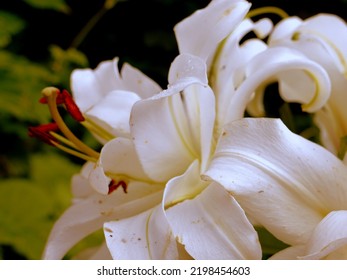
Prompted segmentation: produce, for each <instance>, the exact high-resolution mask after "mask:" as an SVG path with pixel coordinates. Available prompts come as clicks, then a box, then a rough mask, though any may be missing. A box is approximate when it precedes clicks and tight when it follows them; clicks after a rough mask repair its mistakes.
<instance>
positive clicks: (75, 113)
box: [61, 90, 85, 122]
mask: <svg viewBox="0 0 347 280" xmlns="http://www.w3.org/2000/svg"><path fill="white" fill-rule="evenodd" d="M61 95H63V96H64V104H65V106H66V110H67V111H68V112H69V114H70V115H71V116H72V117H73V118H74V119H75V120H76V121H78V122H83V121H84V120H85V119H84V117H83V115H82V113H81V111H80V109H79V108H78V106H77V104H76V103H75V101H74V100H73V98H72V96H71V95H70V94H69V93H68V91H67V90H63V91H62V92H61Z"/></svg>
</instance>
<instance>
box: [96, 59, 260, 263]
mask: <svg viewBox="0 0 347 280" xmlns="http://www.w3.org/2000/svg"><path fill="white" fill-rule="evenodd" d="M169 82H170V86H169V87H168V89H167V90H165V91H163V92H162V93H160V94H159V95H157V96H154V97H152V98H149V99H146V100H142V101H139V102H137V103H136V104H135V105H134V108H133V111H132V115H131V136H132V139H133V142H134V145H135V148H136V152H137V154H138V158H139V160H140V162H141V164H142V167H143V169H144V172H145V173H146V174H147V175H148V177H149V178H150V179H151V180H153V181H154V182H158V183H159V182H162V183H164V184H166V188H165V190H164V198H163V203H162V204H159V205H158V207H159V208H154V209H152V210H151V211H150V213H143V214H141V215H138V216H136V217H133V218H131V219H127V220H122V221H115V222H110V223H106V224H105V235H106V241H107V244H108V246H109V249H110V252H111V254H112V255H113V256H114V257H120V254H123V255H124V252H126V251H128V248H129V246H128V245H126V244H124V242H123V243H122V240H124V239H126V240H127V242H129V241H130V242H131V241H132V242H133V243H134V242H136V243H137V244H135V245H136V248H137V252H138V255H137V256H138V257H139V258H143V257H145V256H150V257H156V258H158V257H162V253H163V252H172V246H171V245H170V244H169V245H170V246H168V245H167V244H166V243H163V242H162V243H161V244H160V243H159V242H157V243H156V244H158V245H157V246H159V245H160V246H161V248H162V249H161V251H160V252H161V254H160V255H157V254H154V253H153V252H152V250H151V249H150V248H152V249H153V248H154V247H155V245H153V244H154V243H153V241H152V239H153V238H154V236H155V235H153V233H154V232H156V233H158V230H155V229H156V228H158V226H157V223H158V221H157V220H158V219H159V221H160V224H161V229H162V230H164V229H165V227H166V226H164V225H165V223H164V221H167V222H168V226H169V227H168V228H167V230H166V236H167V237H166V238H165V235H164V236H162V239H163V240H164V241H165V240H168V237H169V240H170V239H171V237H170V236H172V238H173V239H174V240H176V239H177V240H178V242H179V243H181V244H183V245H184V246H185V250H186V251H187V253H188V254H189V255H190V256H191V257H193V258H195V259H259V258H261V249H260V245H259V242H258V238H257V234H256V232H255V230H254V228H253V226H252V225H251V223H250V222H249V221H248V219H247V217H246V216H245V214H244V212H243V210H242V209H241V208H240V206H239V205H238V203H237V202H236V201H235V200H234V199H233V198H232V197H231V196H230V195H229V194H228V193H227V192H226V191H225V190H224V189H223V188H222V187H220V186H219V185H218V184H216V183H214V182H205V181H203V180H201V179H200V176H201V174H202V172H203V170H205V169H206V166H207V165H208V162H209V159H210V155H211V152H212V149H213V145H214V139H213V128H214V120H215V107H214V94H213V92H212V90H211V89H210V88H209V87H208V86H207V84H206V83H207V79H206V68H205V63H204V62H203V61H202V60H201V59H199V58H197V57H193V56H189V55H180V56H179V57H177V58H176V59H175V61H174V62H173V64H172V67H171V68H170V73H169ZM103 152H104V151H102V152H101V157H102V156H103ZM210 199H213V200H216V201H218V203H215V204H212V205H211V203H210ZM183 213H184V215H183ZM163 215H164V216H163ZM183 216H184V217H185V218H184V219H183V218H182V217H183ZM153 227H154V229H153ZM129 229H130V231H129ZM129 233H130V236H131V235H132V234H134V236H136V237H138V238H139V239H137V240H135V241H134V240H129V238H126V236H128V237H129ZM164 233H165V231H164ZM140 240H141V241H142V243H143V244H142V245H141V243H140ZM163 246H164V248H163ZM176 247H177V246H176ZM164 249H165V250H164ZM141 252H142V253H141ZM176 254H177V253H176Z"/></svg>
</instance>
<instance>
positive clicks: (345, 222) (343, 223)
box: [302, 210, 347, 259]
mask: <svg viewBox="0 0 347 280" xmlns="http://www.w3.org/2000/svg"><path fill="white" fill-rule="evenodd" d="M306 254H307V255H306V256H304V257H302V259H323V258H325V259H346V257H347V211H346V210H340V211H333V212H331V213H329V214H328V215H327V216H326V217H325V218H324V219H323V220H322V222H321V223H319V225H318V226H317V227H316V229H315V231H314V233H313V235H312V238H311V239H310V241H309V243H308V244H307V251H306Z"/></svg>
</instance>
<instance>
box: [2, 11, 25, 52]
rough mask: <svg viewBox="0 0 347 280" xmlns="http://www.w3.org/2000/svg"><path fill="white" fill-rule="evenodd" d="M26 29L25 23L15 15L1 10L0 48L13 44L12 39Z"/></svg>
mask: <svg viewBox="0 0 347 280" xmlns="http://www.w3.org/2000/svg"><path fill="white" fill-rule="evenodd" d="M24 27H25V22H24V20H22V19H21V18H19V17H18V16H15V15H14V14H11V13H8V12H5V11H1V10H0V48H4V47H6V46H7V45H8V44H9V43H10V42H11V37H12V36H13V35H15V34H17V33H19V32H20V31H22V30H23V28H24Z"/></svg>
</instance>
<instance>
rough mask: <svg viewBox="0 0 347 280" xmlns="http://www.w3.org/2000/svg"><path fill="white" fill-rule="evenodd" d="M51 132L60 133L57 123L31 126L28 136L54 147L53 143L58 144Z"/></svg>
mask: <svg viewBox="0 0 347 280" xmlns="http://www.w3.org/2000/svg"><path fill="white" fill-rule="evenodd" d="M50 131H55V132H56V131H59V127H58V125H57V124H56V123H48V124H41V125H38V126H30V127H29V128H28V134H29V136H30V137H35V138H38V139H40V140H42V141H43V142H45V143H47V144H49V145H52V146H54V145H53V144H52V141H54V142H58V141H57V139H56V138H55V137H53V136H52V135H51V134H50V133H49V132H50Z"/></svg>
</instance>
